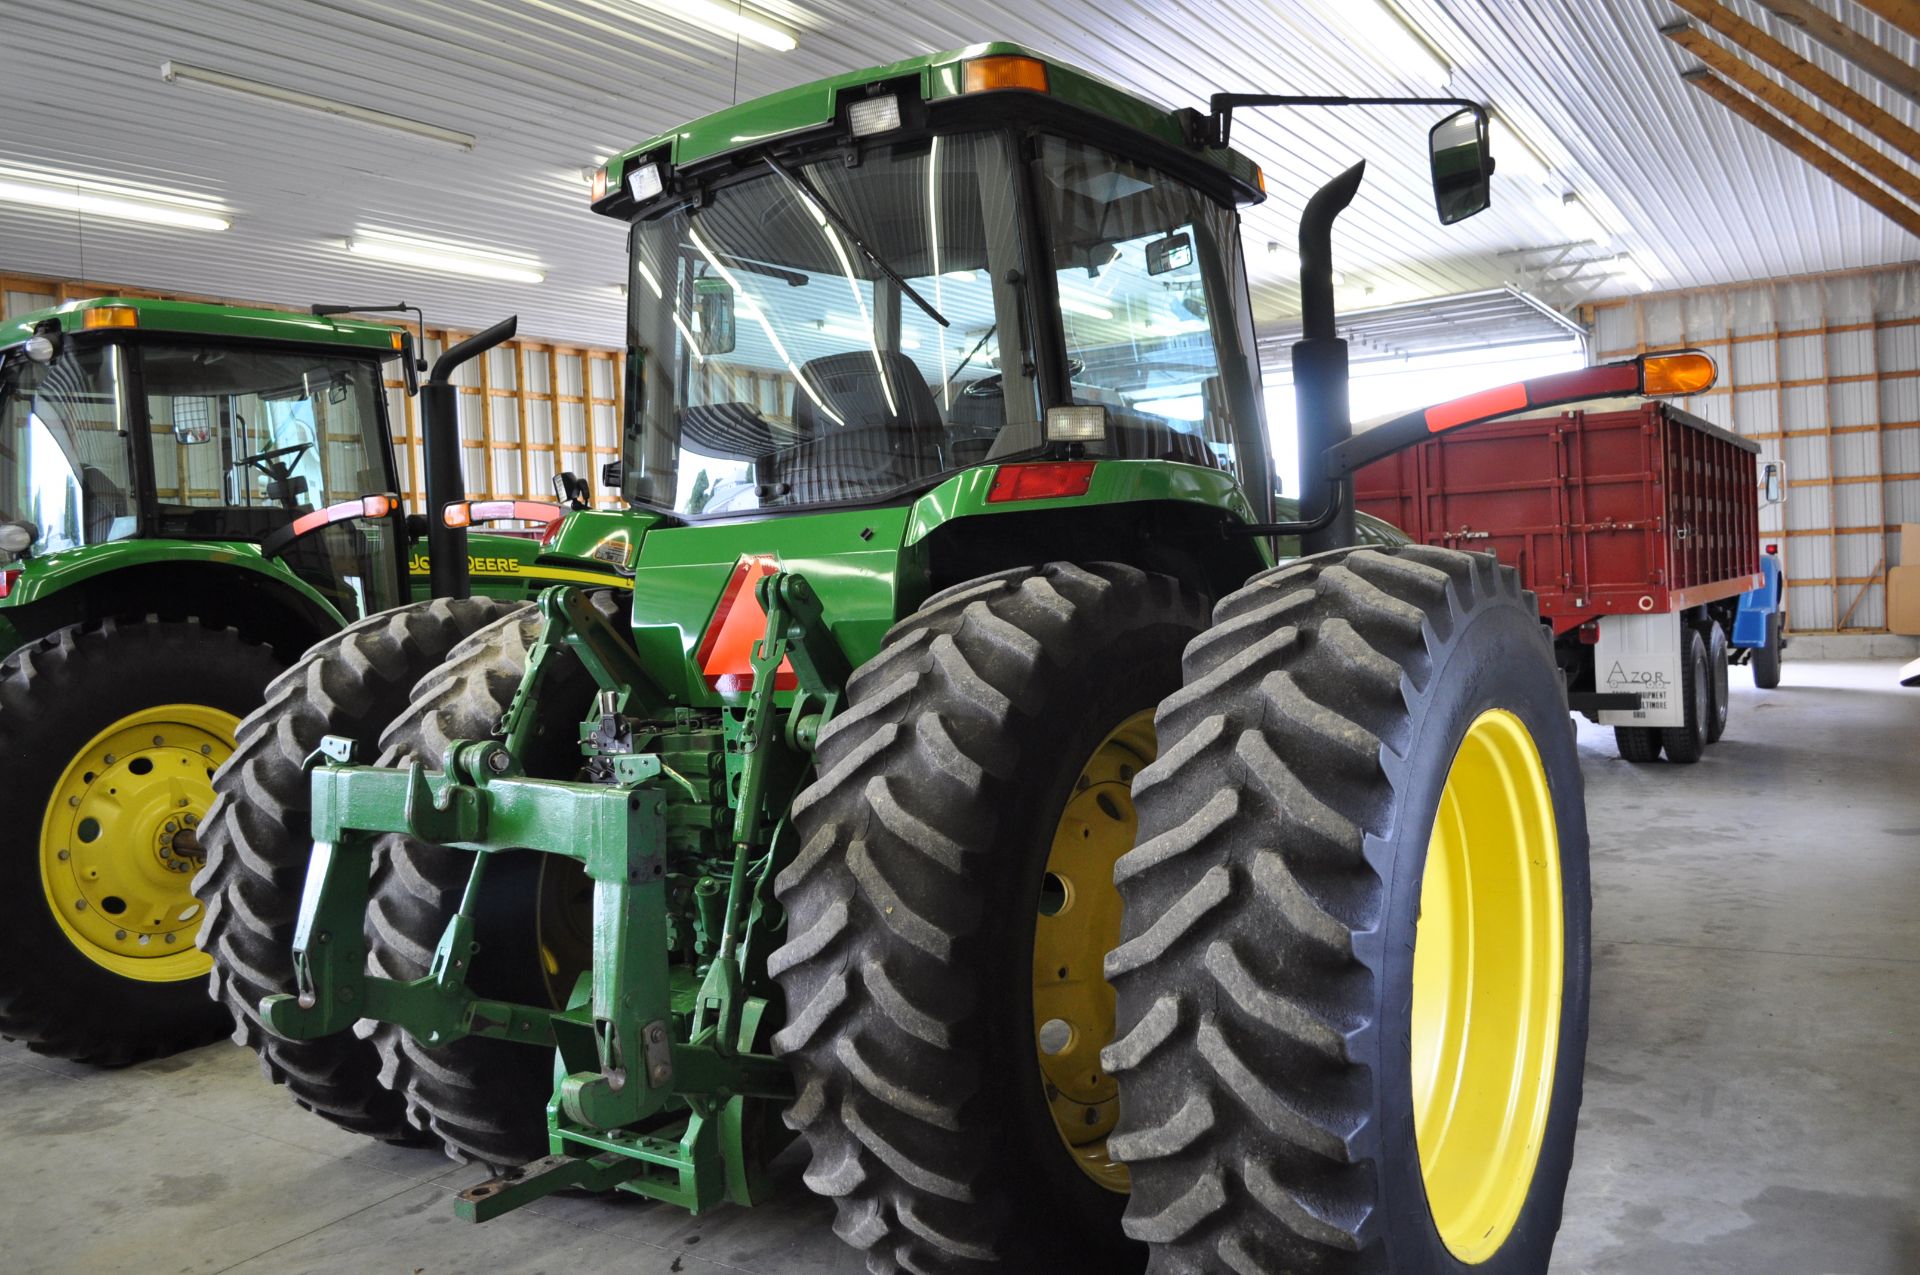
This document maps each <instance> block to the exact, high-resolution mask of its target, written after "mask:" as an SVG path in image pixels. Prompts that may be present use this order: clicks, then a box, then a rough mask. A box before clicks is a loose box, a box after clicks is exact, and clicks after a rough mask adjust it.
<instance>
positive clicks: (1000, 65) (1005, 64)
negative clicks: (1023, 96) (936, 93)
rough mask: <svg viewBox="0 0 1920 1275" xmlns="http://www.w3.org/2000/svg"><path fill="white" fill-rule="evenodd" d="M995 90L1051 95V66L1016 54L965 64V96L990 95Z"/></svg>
mask: <svg viewBox="0 0 1920 1275" xmlns="http://www.w3.org/2000/svg"><path fill="white" fill-rule="evenodd" d="M994 89H1031V90H1032V91H1033V92H1035V93H1045V92H1046V91H1047V64H1046V63H1045V62H1042V61H1040V60H1039V59H1038V58H1023V57H1017V56H1014V55H1012V54H1001V55H999V56H997V57H990V58H975V59H973V60H972V61H971V62H968V63H966V64H965V78H964V80H963V81H962V84H961V89H960V91H961V92H962V93H987V92H991V91H992V90H994Z"/></svg>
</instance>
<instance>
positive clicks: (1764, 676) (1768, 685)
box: [1753, 611, 1782, 691]
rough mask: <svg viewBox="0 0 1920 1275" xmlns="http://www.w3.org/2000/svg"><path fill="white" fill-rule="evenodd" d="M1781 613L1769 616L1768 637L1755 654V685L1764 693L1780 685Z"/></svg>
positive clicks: (1772, 613)
mask: <svg viewBox="0 0 1920 1275" xmlns="http://www.w3.org/2000/svg"><path fill="white" fill-rule="evenodd" d="M1781 645H1782V640H1781V636H1780V613H1779V612H1778V611H1774V612H1770V613H1769V614H1768V616H1767V636H1766V640H1765V641H1764V642H1762V643H1761V644H1760V645H1759V647H1757V648H1756V649H1755V650H1754V652H1753V684H1754V685H1755V686H1757V687H1759V688H1760V689H1761V690H1763V691H1770V690H1773V689H1774V688H1775V687H1777V686H1779V685H1780V647H1781Z"/></svg>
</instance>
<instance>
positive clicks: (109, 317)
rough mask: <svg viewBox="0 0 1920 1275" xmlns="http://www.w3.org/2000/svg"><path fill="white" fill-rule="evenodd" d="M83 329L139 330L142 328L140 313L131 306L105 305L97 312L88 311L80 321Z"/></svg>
mask: <svg viewBox="0 0 1920 1275" xmlns="http://www.w3.org/2000/svg"><path fill="white" fill-rule="evenodd" d="M80 326H81V327H83V328H137V327H139V326H140V313H139V311H137V310H135V309H134V308H133V307H132V306H130V305H103V306H101V307H99V308H98V309H96V310H89V311H87V314H86V317H85V318H83V319H81V320H80Z"/></svg>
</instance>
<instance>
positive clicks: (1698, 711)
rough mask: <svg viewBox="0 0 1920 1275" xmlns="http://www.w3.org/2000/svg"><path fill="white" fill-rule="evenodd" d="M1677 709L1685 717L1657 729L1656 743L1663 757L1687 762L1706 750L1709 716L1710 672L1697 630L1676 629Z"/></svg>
mask: <svg viewBox="0 0 1920 1275" xmlns="http://www.w3.org/2000/svg"><path fill="white" fill-rule="evenodd" d="M1679 700H1680V708H1681V712H1682V714H1683V715H1684V718H1685V720H1684V721H1683V722H1682V723H1681V724H1680V725H1678V726H1663V727H1661V729H1660V746H1661V747H1662V748H1664V749H1666V750H1667V760H1668V761H1674V762H1679V763H1681V764H1682V765H1687V764H1690V763H1693V762H1696V761H1699V760H1700V755H1701V754H1702V753H1704V752H1706V751H1707V723H1708V722H1709V721H1711V720H1712V719H1713V672H1712V670H1711V669H1709V668H1708V667H1707V644H1706V641H1705V639H1703V638H1702V637H1701V636H1700V630H1698V629H1694V628H1683V629H1681V630H1680V694H1679Z"/></svg>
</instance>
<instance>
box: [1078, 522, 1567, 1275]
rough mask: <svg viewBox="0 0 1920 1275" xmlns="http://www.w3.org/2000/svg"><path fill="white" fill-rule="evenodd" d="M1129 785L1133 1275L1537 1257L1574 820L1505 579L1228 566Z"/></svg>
mask: <svg viewBox="0 0 1920 1275" xmlns="http://www.w3.org/2000/svg"><path fill="white" fill-rule="evenodd" d="M1185 664H1186V668H1185V680H1186V685H1185V687H1184V689H1183V690H1181V691H1180V692H1179V693H1178V694H1176V695H1174V696H1172V697H1171V698H1169V699H1168V700H1167V701H1166V702H1165V703H1164V704H1163V705H1162V706H1161V709H1160V714H1159V718H1158V721H1157V727H1158V731H1159V737H1160V756H1159V759H1158V760H1157V761H1156V762H1155V763H1154V764H1153V765H1152V766H1151V767H1149V768H1148V769H1147V770H1146V771H1145V772H1144V773H1142V774H1141V776H1140V778H1139V780H1138V781H1137V782H1136V784H1135V786H1134V795H1135V799H1136V801H1137V802H1138V803H1139V809H1140V842H1139V844H1138V846H1137V847H1136V848H1135V849H1134V850H1132V851H1131V852H1129V853H1128V854H1127V855H1126V856H1125V857H1124V858H1123V859H1121V860H1120V863H1119V865H1118V867H1117V869H1116V871H1115V879H1116V881H1117V883H1118V885H1119V889H1120V893H1121V895H1122V896H1123V898H1124V899H1125V904H1126V920H1125V927H1124V941H1123V943H1122V944H1121V945H1120V946H1119V947H1118V948H1117V949H1115V950H1114V951H1113V953H1112V954H1111V955H1109V956H1108V958H1107V964H1106V969H1107V976H1108V977H1109V978H1110V979H1111V980H1112V981H1113V983H1114V985H1115V987H1116V988H1117V990H1118V992H1119V1018H1118V1026H1119V1034H1118V1037H1117V1039H1116V1040H1115V1041H1114V1043H1113V1044H1112V1045H1110V1046H1109V1047H1108V1048H1107V1050H1106V1052H1105V1055H1104V1057H1105V1060H1106V1063H1107V1066H1108V1067H1109V1068H1110V1069H1111V1070H1112V1071H1113V1073H1114V1074H1116V1075H1118V1076H1119V1077H1120V1082H1121V1112H1120V1124H1119V1128H1118V1130H1117V1132H1116V1134H1115V1136H1114V1139H1113V1149H1114V1150H1115V1151H1116V1152H1117V1153H1118V1154H1119V1155H1120V1157H1121V1158H1122V1159H1124V1160H1125V1161H1126V1163H1127V1166H1128V1168H1129V1170H1130V1171H1131V1174H1132V1178H1133V1195H1132V1198H1131V1200H1130V1201H1129V1203H1128V1206H1127V1219H1126V1227H1127V1233H1128V1234H1130V1235H1132V1236H1133V1237H1134V1238H1136V1239H1140V1240H1144V1241H1147V1242H1149V1243H1150V1244H1151V1245H1152V1246H1153V1259H1152V1263H1151V1265H1150V1267H1149V1269H1150V1270H1151V1271H1153V1272H1160V1273H1170V1272H1183V1273H1185V1272H1195V1273H1197V1272H1208V1273H1209V1275H1211V1273H1213V1272H1222V1271H1233V1272H1243V1273H1244V1275H1254V1273H1255V1272H1277V1271H1315V1272H1360V1271H1369V1272H1380V1271H1393V1272H1398V1273H1400V1275H1414V1273H1420V1275H1425V1273H1428V1272H1447V1273H1449V1275H1463V1273H1464V1272H1468V1271H1472V1272H1475V1273H1476V1275H1478V1273H1481V1272H1484V1273H1485V1275H1519V1273H1521V1272H1528V1273H1531V1275H1537V1273H1538V1272H1540V1271H1543V1270H1545V1269H1546V1267H1547V1261H1548V1255H1549V1253H1550V1251H1551V1249H1552V1245H1553V1240H1554V1235H1555V1233H1556V1231H1557V1230H1558V1228H1559V1225H1560V1209H1561V1200H1562V1197H1563V1196H1564V1193H1565V1190H1566V1183H1567V1174H1568V1170H1569V1169H1570V1168H1571V1165H1572V1156H1573V1139H1574V1128H1575V1124H1576V1121H1577V1117H1578V1114H1579V1108H1580V1089H1581V1071H1582V1067H1583V1062H1584V1056H1585V1052H1586V1034H1587V987H1588V965H1589V949H1588V882H1587V836H1586V818H1585V811H1584V805H1583V796H1582V789H1581V778H1580V769H1579V762H1578V758H1577V756H1576V750H1575V746H1574V737H1573V732H1572V730H1571V729H1569V724H1568V719H1567V704H1566V697H1565V692H1564V688H1563V686H1562V684H1561V679H1560V677H1559V674H1558V671H1557V670H1556V668H1555V666H1554V661H1553V656H1552V653H1551V650H1550V648H1549V646H1548V644H1547V639H1546V637H1545V636H1544V630H1543V629H1542V628H1541V626H1540V623H1539V620H1538V617H1537V615H1536V612H1535V606H1534V602H1533V599H1532V597H1531V596H1530V595H1528V594H1526V593H1525V592H1523V591H1522V590H1521V588H1520V585H1519V582H1518V579H1517V578H1516V576H1515V574H1514V572H1513V571H1512V570H1511V569H1510V568H1507V567H1502V566H1500V565H1499V564H1498V563H1497V562H1496V561H1495V559H1494V558H1493V557H1492V556H1491V555H1487V554H1465V553H1459V552H1455V551H1451V550H1443V549H1436V548H1430V547H1426V546H1417V545H1416V546H1404V547H1399V548H1392V549H1384V550H1377V549H1359V550H1340V551H1336V552H1332V553H1325V554H1319V555H1316V556H1314V557H1311V558H1306V559H1303V560H1301V561H1298V562H1295V563H1291V564H1288V565H1286V566H1283V567H1280V568H1277V569H1275V570H1273V571H1270V572H1267V573H1265V574H1264V575H1261V576H1258V577H1256V578H1255V579H1254V580H1253V581H1252V582H1251V583H1250V584H1249V585H1248V586H1247V587H1246V588H1244V589H1242V590H1241V591H1240V592H1238V593H1235V594H1233V595H1231V596H1230V597H1228V598H1227V599H1225V600H1224V601H1223V602H1222V603H1221V604H1220V606H1219V608H1218V609H1217V610H1216V612H1215V616H1214V624H1213V627H1212V628H1211V629H1209V630H1208V631H1207V633H1206V634H1205V635H1204V636H1203V637H1201V638H1200V639H1199V640H1198V641H1196V642H1195V643H1194V644H1193V645H1192V646H1191V647H1189V648H1188V650H1187V654H1186V661H1185Z"/></svg>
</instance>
